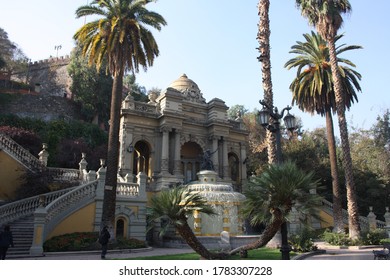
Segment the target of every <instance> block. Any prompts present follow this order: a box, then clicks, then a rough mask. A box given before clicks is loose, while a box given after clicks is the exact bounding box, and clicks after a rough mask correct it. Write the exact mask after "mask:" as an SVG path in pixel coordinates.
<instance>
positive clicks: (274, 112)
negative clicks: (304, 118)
mask: <svg viewBox="0 0 390 280" xmlns="http://www.w3.org/2000/svg"><path fill="white" fill-rule="evenodd" d="M259 103H260V104H261V105H262V106H263V108H262V109H261V111H260V112H259V113H258V121H259V123H260V124H261V125H262V127H264V128H265V129H267V130H269V131H271V132H273V133H275V136H276V157H277V161H278V164H280V163H282V147H281V136H280V119H282V118H283V116H284V113H285V112H286V111H287V115H286V116H285V117H284V118H283V120H284V123H285V125H286V128H287V129H288V130H289V131H293V130H295V129H296V119H295V117H294V116H293V115H291V114H290V112H289V111H290V110H291V109H292V108H291V107H290V106H287V107H286V108H284V109H283V110H282V112H281V113H280V114H279V112H278V108H276V107H273V108H271V107H270V106H269V105H268V104H267V103H266V102H265V101H264V100H260V101H259ZM270 118H272V120H273V123H272V124H270V123H269V119H270Z"/></svg>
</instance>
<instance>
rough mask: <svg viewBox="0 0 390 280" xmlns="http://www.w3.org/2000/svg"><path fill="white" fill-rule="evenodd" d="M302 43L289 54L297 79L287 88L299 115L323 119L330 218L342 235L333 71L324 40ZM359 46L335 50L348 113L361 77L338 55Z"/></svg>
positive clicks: (308, 38)
mask: <svg viewBox="0 0 390 280" xmlns="http://www.w3.org/2000/svg"><path fill="white" fill-rule="evenodd" d="M303 36H304V37H305V39H306V41H305V42H297V44H296V45H294V46H292V47H291V49H292V50H291V51H290V53H294V54H297V55H298V56H297V57H295V58H292V59H290V60H289V61H288V62H287V63H286V64H285V67H287V68H288V69H291V68H293V67H297V68H298V71H297V77H296V78H295V79H294V80H293V82H292V83H291V85H290V89H291V91H292V93H293V103H295V104H297V105H298V107H299V108H300V109H301V110H302V111H307V112H309V113H311V114H314V113H317V114H320V115H321V116H324V115H325V118H326V130H327V139H328V150H329V158H330V167H331V175H332V189H333V218H334V231H335V232H342V231H343V229H344V227H343V215H342V206H341V195H340V188H339V181H338V170H337V157H336V144H335V136H334V129H333V120H332V112H335V111H336V103H335V93H334V90H333V81H332V71H331V69H330V64H329V49H328V47H327V46H326V42H325V40H324V39H323V38H322V37H321V36H320V35H319V34H315V33H314V32H312V33H311V35H310V34H304V35H303ZM342 37H343V35H338V36H336V38H335V42H337V41H338V40H339V39H340V38H342ZM360 48H362V47H361V46H355V45H352V46H345V45H340V46H339V47H337V48H336V53H337V60H338V62H339V63H342V64H344V65H341V64H339V69H340V72H341V73H342V76H341V78H342V83H343V89H344V92H345V106H346V107H347V108H348V109H349V108H350V106H351V103H353V102H354V101H355V100H356V101H357V95H356V91H355V88H356V90H358V91H361V88H360V85H359V82H358V80H360V79H361V75H360V74H359V73H358V72H356V71H355V70H353V69H351V68H350V67H348V66H351V67H355V65H354V64H353V63H352V62H351V61H349V60H347V59H343V58H340V57H339V55H340V54H341V53H343V52H345V51H348V50H354V49H360Z"/></svg>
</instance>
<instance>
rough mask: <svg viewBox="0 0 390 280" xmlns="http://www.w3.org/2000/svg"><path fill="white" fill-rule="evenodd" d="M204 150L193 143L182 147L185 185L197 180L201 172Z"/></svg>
mask: <svg viewBox="0 0 390 280" xmlns="http://www.w3.org/2000/svg"><path fill="white" fill-rule="evenodd" d="M202 154H203V149H202V147H201V146H200V145H199V144H197V143H195V142H193V141H188V142H185V143H184V144H183V145H182V146H181V152H180V155H181V163H182V169H181V170H182V171H183V176H184V183H188V182H191V181H194V180H196V179H197V177H196V174H197V173H198V172H199V171H200V166H201V161H202Z"/></svg>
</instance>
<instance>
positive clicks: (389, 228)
mask: <svg viewBox="0 0 390 280" xmlns="http://www.w3.org/2000/svg"><path fill="white" fill-rule="evenodd" d="M385 221H386V230H387V236H388V238H390V213H389V207H386V213H385Z"/></svg>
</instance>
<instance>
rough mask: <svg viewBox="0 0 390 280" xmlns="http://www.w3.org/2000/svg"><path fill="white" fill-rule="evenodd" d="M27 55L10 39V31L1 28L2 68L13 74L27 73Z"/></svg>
mask: <svg viewBox="0 0 390 280" xmlns="http://www.w3.org/2000/svg"><path fill="white" fill-rule="evenodd" d="M27 61H28V58H27V56H26V55H25V54H24V53H23V51H22V50H21V49H20V48H19V47H18V46H17V44H15V43H13V42H11V41H10V39H9V38H8V33H7V32H6V31H5V30H4V29H2V28H0V70H3V71H5V72H7V73H8V74H13V73H14V72H22V73H25V69H26V67H27Z"/></svg>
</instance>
